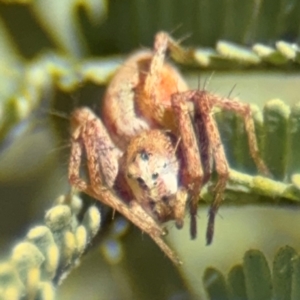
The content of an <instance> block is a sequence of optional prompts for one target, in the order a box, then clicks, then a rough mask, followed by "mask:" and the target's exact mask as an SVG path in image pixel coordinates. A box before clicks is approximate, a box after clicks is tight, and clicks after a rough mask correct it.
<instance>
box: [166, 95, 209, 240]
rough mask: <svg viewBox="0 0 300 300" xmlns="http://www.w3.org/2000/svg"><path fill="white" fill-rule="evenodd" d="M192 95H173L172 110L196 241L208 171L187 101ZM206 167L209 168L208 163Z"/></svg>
mask: <svg viewBox="0 0 300 300" xmlns="http://www.w3.org/2000/svg"><path fill="white" fill-rule="evenodd" d="M192 95H193V92H185V93H176V94H173V96H172V109H173V113H174V116H175V118H176V120H177V126H178V131H179V135H180V150H181V151H180V153H181V155H182V160H183V161H182V171H181V181H182V185H183V187H184V188H185V189H186V190H187V192H188V193H189V194H190V195H191V199H190V204H189V206H190V215H191V225H190V234H191V238H192V239H194V238H196V236H197V210H198V201H199V194H200V190H201V187H202V185H203V182H204V177H206V174H207V172H208V170H206V169H204V172H203V168H202V163H201V158H200V153H199V147H198V142H197V138H196V135H195V131H194V128H193V125H192V121H191V116H190V113H189V107H188V103H187V99H189V98H191V97H192ZM207 149H208V148H207ZM205 166H207V164H206V163H205Z"/></svg>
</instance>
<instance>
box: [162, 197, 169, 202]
mask: <svg viewBox="0 0 300 300" xmlns="http://www.w3.org/2000/svg"><path fill="white" fill-rule="evenodd" d="M161 200H162V201H163V202H164V203H168V200H169V197H168V196H162V197H161Z"/></svg>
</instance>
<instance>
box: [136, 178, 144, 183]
mask: <svg viewBox="0 0 300 300" xmlns="http://www.w3.org/2000/svg"><path fill="white" fill-rule="evenodd" d="M136 180H137V182H138V183H139V184H142V185H143V184H145V181H144V179H143V178H141V177H138V178H137V179H136Z"/></svg>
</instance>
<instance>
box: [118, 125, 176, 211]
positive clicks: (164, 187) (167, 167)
mask: <svg viewBox="0 0 300 300" xmlns="http://www.w3.org/2000/svg"><path fill="white" fill-rule="evenodd" d="M126 156H127V157H126V166H125V170H124V171H125V177H126V180H127V183H128V185H129V186H130V188H131V190H132V192H133V194H134V196H135V198H136V199H137V200H138V201H139V202H140V203H141V204H142V206H144V208H145V209H147V210H150V211H152V212H155V213H156V214H158V215H160V214H165V213H163V212H160V211H161V210H163V208H162V207H161V206H166V205H167V206H168V204H169V203H170V199H173V198H174V197H175V195H176V192H177V190H178V173H179V163H178V160H177V157H176V155H175V150H174V147H173V145H172V143H171V140H170V138H169V137H168V136H167V135H166V134H164V133H163V132H161V131H158V130H152V131H148V132H146V133H142V134H141V135H139V136H138V137H136V138H134V139H133V140H132V141H131V143H130V145H129V146H128V150H127V153H126ZM158 208H159V209H158ZM158 210H160V211H158Z"/></svg>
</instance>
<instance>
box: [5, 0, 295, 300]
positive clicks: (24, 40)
mask: <svg viewBox="0 0 300 300" xmlns="http://www.w3.org/2000/svg"><path fill="white" fill-rule="evenodd" d="M299 13H300V1H298V0H275V1H270V0H264V1H263V0H221V1H220V0H210V1H209V0H189V1H187V0H186V1H183V0H176V1H174V0H173V1H171V0H111V1H100V0H86V1H75V0H66V1H59V0H54V1H53V0H52V1H51V0H36V1H8V0H6V1H3V0H2V1H0V138H1V140H0V199H1V200H0V201H1V203H0V252H1V255H2V257H3V259H5V258H7V257H8V256H9V253H10V251H11V249H12V247H13V246H14V245H15V243H16V242H18V241H20V240H21V239H22V237H23V236H24V235H25V234H26V232H27V231H28V229H29V228H30V227H31V226H33V225H36V224H39V223H42V222H43V215H44V212H45V210H46V209H48V208H49V207H50V206H51V205H52V202H53V201H54V199H55V198H56V197H58V196H59V195H61V194H64V193H66V192H68V190H69V186H68V183H67V178H66V176H67V165H68V150H69V148H68V144H69V142H68V137H69V124H68V120H67V119H62V118H59V117H57V116H55V114H54V112H55V113H57V112H59V113H62V114H65V115H66V116H68V114H69V113H70V111H72V109H74V107H76V106H80V105H89V106H91V107H92V108H94V109H95V110H96V111H97V110H98V103H99V102H100V100H101V95H102V94H103V91H104V89H105V82H108V80H109V78H110V77H111V75H112V73H113V71H114V70H115V68H116V66H117V65H119V64H120V62H119V60H116V59H119V56H120V55H124V56H121V57H125V56H126V54H128V53H130V52H131V51H133V50H136V49H139V48H141V47H151V45H152V43H153V38H154V35H155V33H156V32H157V31H159V30H166V31H168V32H170V33H172V35H173V36H174V37H175V38H178V39H181V38H182V39H183V40H184V41H183V45H185V46H187V47H191V49H192V50H193V51H194V54H195V53H200V54H201V55H204V56H205V58H207V59H208V63H207V64H202V65H201V63H198V64H197V63H196V62H193V63H192V69H190V68H188V67H187V66H182V65H181V66H180V67H181V68H183V69H184V72H185V76H186V78H187V80H188V82H189V84H190V86H191V88H197V87H198V85H199V77H200V85H203V82H204V81H205V80H206V79H207V78H209V77H210V76H211V74H212V71H215V73H214V74H213V76H212V79H211V80H210V83H209V85H208V89H209V90H210V91H213V92H217V93H219V94H221V95H227V94H229V92H230V91H231V89H232V87H234V86H235V88H234V91H233V96H238V97H239V98H241V99H242V100H243V101H247V102H249V103H253V104H257V105H258V106H259V107H260V108H262V107H263V104H264V103H265V102H266V101H268V100H270V99H275V98H279V99H281V100H283V101H284V102H285V103H287V104H295V103H297V102H299V92H298V91H299V65H298V60H297V59H298V56H296V58H295V57H294V58H291V57H289V55H288V53H289V52H287V54H286V55H283V54H282V53H281V52H280V51H278V48H276V47H275V45H277V43H278V41H283V40H284V41H286V42H289V43H291V44H289V45H292V43H296V44H297V42H299V38H300V35H299V30H300V26H299V22H300V19H299V17H298V16H299ZM223 40H227V41H229V42H233V43H237V44H238V45H240V46H245V47H246V48H245V49H247V51H248V52H247V55H248V56H249V57H250V58H251V59H253V57H254V58H255V59H254V61H255V63H253V62H252V63H248V62H246V63H245V60H243V59H244V58H245V55H244V52H243V51H244V49H243V51H242V50H241V49H240V48H239V47H238V46H234V47H233V50H231V52H229V54H230V55H229V54H228V57H226V55H225V56H224V54H222V53H223V52H221V50H220V48H218V46H220V44H218V42H220V41H223ZM253 45H257V46H260V48H259V47H256V48H251V47H252V46H253ZM247 47H248V48H247ZM255 49H256V51H255ZM257 49H260V50H259V51H258V50H257ZM291 49H294V50H295V49H296V50H295V52H296V55H298V52H297V51H298V49H297V47H296V46H295V47H294V48H293V47H292V46H291ZM196 50H199V52H197V51H196ZM195 56H196V54H195ZM248 56H247V57H248ZM91 59H99V60H100V62H101V63H99V68H102V69H101V70H103V74H102V75H101V76H102V77H101V76H100V75H99V76H98V77H97V78H98V79H99V78H100V77H101V80H102V81H101V82H100V83H101V84H98V83H97V82H96V81H97V80H95V79H94V77H95V76H94V77H92V79H91V80H89V79H87V78H75V79H74V78H73V77H72V76H71V75H70V74H69V73H68V72H69V71H68V70H74V69H75V70H76V67H77V66H78V65H79V64H84V63H87V62H89V61H90V60H91ZM101 59H105V60H104V61H102V60H101ZM102 62H103V64H102ZM116 62H117V63H116ZM190 65H191V64H190ZM37 66H39V67H37ZM33 67H35V69H34V70H33ZM189 67H190V66H189ZM46 72H49V74H51V76H50V75H49V76H48V75H45V74H46ZM70 73H71V72H70ZM72 74H73V73H72ZM57 78H59V79H57ZM99 81H100V79H99ZM62 82H63V83H62ZM275 147H276V145H275ZM294 171H295V172H299V170H294ZM282 180H286V181H289V178H282ZM87 201H88V203H93V202H92V201H91V200H90V199H89V200H87ZM241 201H242V199H241ZM110 216H111V213H110V212H107V211H106V210H103V219H104V223H103V231H101V232H100V233H101V234H100V238H99V240H100V241H99V243H98V244H96V243H95V246H94V247H93V248H92V249H91V250H90V251H89V253H87V255H86V256H85V257H84V258H83V260H82V263H81V266H80V267H79V268H77V269H76V270H74V271H72V273H71V274H70V276H69V277H68V278H67V279H66V281H65V282H64V283H63V284H62V286H60V287H59V288H58V292H57V294H58V299H75V300H76V299H82V298H85V299H172V300H175V299H176V300H178V299H205V298H206V296H205V292H204V289H203V285H202V277H203V272H204V270H205V268H207V267H209V266H213V267H216V268H218V269H219V270H221V271H222V272H223V273H224V274H226V273H227V272H228V271H229V269H230V268H231V267H232V266H233V265H234V264H237V263H241V262H242V258H243V255H244V253H245V251H247V250H248V249H251V248H253V249H260V250H262V251H263V252H264V253H265V254H266V257H267V259H268V261H269V262H271V261H272V259H273V257H274V254H275V252H276V251H277V250H278V248H279V247H280V246H284V245H286V244H288V245H290V246H292V247H294V248H295V249H299V247H300V242H299V234H298V233H299V229H300V222H299V221H300V217H299V212H298V208H297V207H295V206H289V205H285V206H284V207H283V206H282V205H281V206H279V205H272V206H271V205H268V206H263V207H261V206H250V205H249V206H239V207H234V206H226V205H223V206H222V208H221V210H220V213H219V215H218V217H217V222H216V236H215V240H214V243H213V245H212V246H209V247H206V246H205V239H204V237H205V235H204V232H205V228H206V219H207V218H206V216H207V208H206V207H201V209H199V225H198V231H199V238H198V239H197V240H196V241H191V240H190V238H189V234H188V226H185V228H184V229H183V230H181V231H178V230H176V228H174V226H173V224H171V223H170V224H168V225H167V228H168V230H169V235H168V237H167V240H168V242H169V243H170V244H171V245H172V247H174V249H175V250H176V251H177V252H178V253H179V255H180V257H181V258H182V260H183V261H184V265H183V267H180V268H178V269H177V268H176V267H175V266H173V265H172V263H171V262H170V261H168V259H167V258H166V257H165V256H164V255H163V253H161V251H160V249H158V248H157V247H156V245H154V244H153V242H152V241H151V240H150V239H149V238H148V236H146V235H144V234H142V233H141V232H140V231H139V230H138V229H136V228H133V226H130V227H129V228H128V229H127V230H126V235H122V236H121V237H118V238H114V227H113V225H112V224H111V222H109V221H110ZM188 222H189V220H188V219H187V220H186V223H188ZM111 241H113V242H115V244H114V246H113V247H112V248H111V246H110V245H111V244H110V243H111ZM111 251H112V252H113V251H116V252H117V254H116V257H117V258H118V259H116V260H114V259H111V256H114V255H113V254H111ZM220 299H227V298H226V297H225V296H224V298H220Z"/></svg>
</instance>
